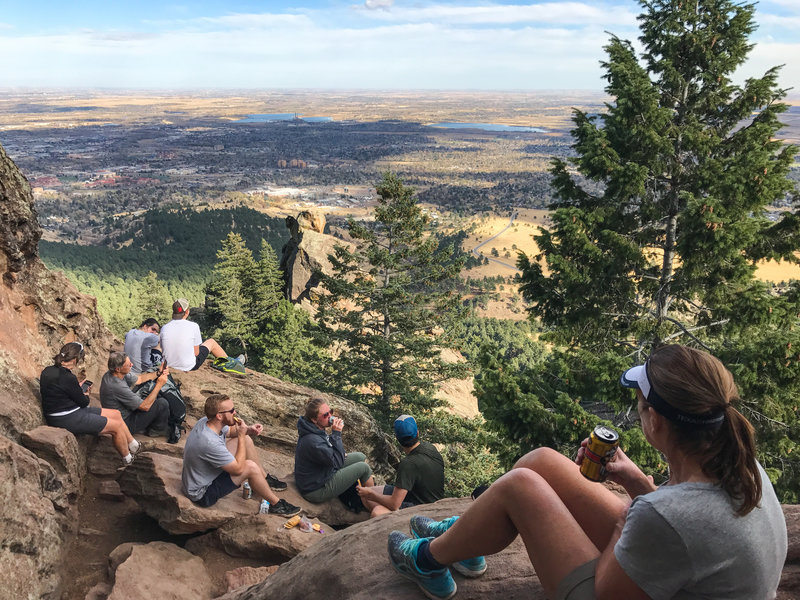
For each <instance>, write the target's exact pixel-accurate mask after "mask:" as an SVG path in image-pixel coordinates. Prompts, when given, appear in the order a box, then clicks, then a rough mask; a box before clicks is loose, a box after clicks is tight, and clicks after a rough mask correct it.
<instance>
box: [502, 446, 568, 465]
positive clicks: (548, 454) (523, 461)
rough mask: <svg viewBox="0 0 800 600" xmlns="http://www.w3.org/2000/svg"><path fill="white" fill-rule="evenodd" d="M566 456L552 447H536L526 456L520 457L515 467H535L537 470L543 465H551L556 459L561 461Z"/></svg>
mask: <svg viewBox="0 0 800 600" xmlns="http://www.w3.org/2000/svg"><path fill="white" fill-rule="evenodd" d="M563 458H564V456H563V455H562V454H559V453H558V452H556V451H555V450H553V449H552V448H547V447H542V448H536V449H535V450H531V451H530V452H528V453H527V454H526V455H525V456H523V457H522V458H520V459H519V460H518V461H517V462H516V463H515V464H514V468H515V469H520V468H526V469H533V470H536V469H537V467H542V466H544V465H550V464H552V463H553V462H554V461H556V460H557V461H560V460H562V459H563Z"/></svg>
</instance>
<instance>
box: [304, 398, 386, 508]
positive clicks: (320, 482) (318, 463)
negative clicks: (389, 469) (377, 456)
mask: <svg viewBox="0 0 800 600" xmlns="http://www.w3.org/2000/svg"><path fill="white" fill-rule="evenodd" d="M329 426H330V427H331V433H330V435H328V433H326V431H325V429H326V428H327V427H329ZM342 429H344V421H343V420H342V419H340V418H338V417H335V416H333V415H332V414H331V408H330V406H328V404H327V403H326V402H325V401H324V400H322V399H321V398H314V399H312V400H309V402H308V403H307V404H306V409H305V416H302V417H300V419H299V420H298V421H297V431H298V432H299V434H300V439H298V440H297V448H296V449H295V454H294V480H295V483H296V484H297V489H298V490H299V491H300V493H301V494H302V496H303V498H305V499H306V500H308V501H309V502H326V501H328V500H331V499H332V498H335V497H337V496H339V495H340V494H342V493H344V492H345V491H347V490H348V489H349V488H351V487H353V485H354V484H356V483H358V482H359V481H360V482H361V483H362V485H366V486H371V485H374V481H373V479H372V469H371V468H370V466H369V465H368V464H367V463H366V462H365V461H366V459H367V457H366V456H364V454H362V453H361V452H349V453H347V454H345V451H344V446H343V445H342ZM364 506H365V507H366V508H367V510H372V505H371V504H370V506H367V503H366V502H365V503H364Z"/></svg>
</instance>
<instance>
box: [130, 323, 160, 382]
mask: <svg viewBox="0 0 800 600" xmlns="http://www.w3.org/2000/svg"><path fill="white" fill-rule="evenodd" d="M158 342H159V337H158V336H157V335H156V334H155V333H149V332H147V331H142V330H141V329H131V330H130V331H129V332H128V333H126V334H125V350H124V352H125V354H127V355H128V358H130V359H131V362H132V363H133V368H132V369H131V371H132V372H134V373H141V372H143V371H147V369H149V368H151V367H152V366H153V363H152V362H150V351H151V350H152V349H153V348H155V347H156V346H158Z"/></svg>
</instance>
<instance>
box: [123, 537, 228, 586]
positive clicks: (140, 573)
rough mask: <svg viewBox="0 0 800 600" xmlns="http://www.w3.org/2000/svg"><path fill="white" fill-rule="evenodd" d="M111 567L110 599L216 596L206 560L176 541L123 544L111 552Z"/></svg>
mask: <svg viewBox="0 0 800 600" xmlns="http://www.w3.org/2000/svg"><path fill="white" fill-rule="evenodd" d="M110 569H111V571H112V573H111V576H112V579H113V582H114V583H113V588H112V590H111V594H110V595H109V596H108V600H132V599H134V598H159V599H163V600H189V599H190V598H191V599H196V600H204V599H206V598H211V597H212V592H213V584H212V581H211V577H210V576H209V574H208V571H207V570H206V568H205V565H204V563H203V560H202V559H200V558H198V557H196V556H194V555H193V554H191V553H189V552H187V551H186V550H183V549H182V548H179V547H178V546H176V545H174V544H169V543H166V542H151V543H149V544H123V545H122V546H119V547H118V548H117V549H116V550H114V552H113V553H112V554H111V557H110Z"/></svg>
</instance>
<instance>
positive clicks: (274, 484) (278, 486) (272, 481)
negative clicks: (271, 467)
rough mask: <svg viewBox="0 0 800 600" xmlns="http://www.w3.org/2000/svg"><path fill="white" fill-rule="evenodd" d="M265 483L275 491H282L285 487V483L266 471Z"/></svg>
mask: <svg viewBox="0 0 800 600" xmlns="http://www.w3.org/2000/svg"><path fill="white" fill-rule="evenodd" d="M267 484H268V485H269V487H271V488H272V489H273V490H274V491H276V492H282V491H283V490H285V489H286V487H287V486H286V483H284V482H283V481H281V480H280V479H278V478H277V477H273V476H272V475H270V474H269V473H267Z"/></svg>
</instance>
